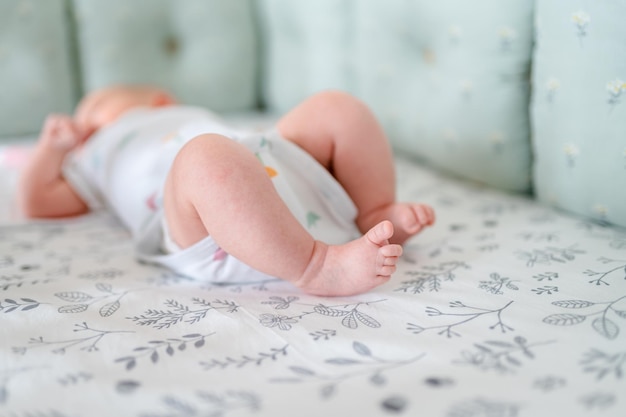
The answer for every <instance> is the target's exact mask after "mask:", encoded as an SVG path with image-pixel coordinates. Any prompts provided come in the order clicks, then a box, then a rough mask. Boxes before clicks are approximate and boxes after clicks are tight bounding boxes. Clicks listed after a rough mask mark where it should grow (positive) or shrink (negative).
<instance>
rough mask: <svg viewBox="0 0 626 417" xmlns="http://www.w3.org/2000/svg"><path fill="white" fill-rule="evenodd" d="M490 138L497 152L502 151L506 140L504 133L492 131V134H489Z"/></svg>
mask: <svg viewBox="0 0 626 417" xmlns="http://www.w3.org/2000/svg"><path fill="white" fill-rule="evenodd" d="M488 140H489V142H490V143H491V147H492V149H493V151H494V152H495V153H498V154H499V153H502V149H503V147H504V142H505V141H506V137H505V135H504V133H502V132H500V131H494V132H491V134H489V137H488Z"/></svg>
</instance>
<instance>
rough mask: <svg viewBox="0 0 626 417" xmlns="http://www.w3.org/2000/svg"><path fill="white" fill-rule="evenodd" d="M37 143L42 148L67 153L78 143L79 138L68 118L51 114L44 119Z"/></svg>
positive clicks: (71, 121) (72, 122) (70, 119)
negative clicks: (38, 142)
mask: <svg viewBox="0 0 626 417" xmlns="http://www.w3.org/2000/svg"><path fill="white" fill-rule="evenodd" d="M39 141H40V143H41V144H42V145H43V146H46V147H49V148H52V149H56V150H59V151H65V152H69V151H70V150H72V149H74V148H75V147H76V146H78V144H79V143H80V136H79V134H78V130H77V128H76V126H75V124H74V121H73V120H72V118H71V117H70V116H67V115H63V114H52V115H50V116H48V118H47V119H46V121H45V123H44V125H43V128H42V129H41V133H40V135H39Z"/></svg>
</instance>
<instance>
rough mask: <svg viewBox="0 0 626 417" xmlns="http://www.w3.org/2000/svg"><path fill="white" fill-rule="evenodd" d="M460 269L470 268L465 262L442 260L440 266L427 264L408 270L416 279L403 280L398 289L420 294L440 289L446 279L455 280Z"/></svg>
mask: <svg viewBox="0 0 626 417" xmlns="http://www.w3.org/2000/svg"><path fill="white" fill-rule="evenodd" d="M458 269H469V266H468V265H467V264H466V263H465V262H460V261H451V262H442V263H440V264H439V265H438V266H431V265H426V266H423V267H422V268H421V269H420V270H413V271H408V272H407V273H406V275H409V276H412V277H415V278H414V279H411V280H408V281H403V282H402V285H401V286H400V287H399V288H397V289H396V291H402V292H409V293H412V294H419V293H421V292H423V291H426V290H428V291H440V290H441V287H442V283H443V282H444V281H454V279H455V278H456V274H455V272H456V271H457V270H458Z"/></svg>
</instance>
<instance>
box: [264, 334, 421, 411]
mask: <svg viewBox="0 0 626 417" xmlns="http://www.w3.org/2000/svg"><path fill="white" fill-rule="evenodd" d="M352 350H353V354H352V355H350V356H339V357H334V358H329V359H326V360H325V361H324V362H325V363H326V364H330V365H334V366H337V367H339V368H341V369H342V370H339V371H338V372H336V373H334V374H326V373H324V372H322V371H318V370H316V369H311V368H310V367H304V366H290V367H289V370H290V371H291V373H292V374H293V376H289V377H280V378H274V379H271V380H270V381H271V382H274V383H290V384H294V383H302V382H313V383H318V384H319V394H320V396H321V397H322V398H324V399H329V398H331V397H333V396H334V395H335V394H336V393H337V391H338V388H339V385H341V384H343V383H345V382H346V381H349V380H350V379H352V378H365V379H366V380H367V381H368V382H369V383H370V384H371V385H373V386H378V387H381V386H384V385H386V384H387V377H386V376H385V374H386V373H387V372H389V371H391V370H393V369H394V368H398V367H404V366H408V365H411V364H413V363H414V362H416V361H418V360H420V359H422V358H423V357H424V354H419V355H417V356H413V357H410V358H408V359H402V360H398V359H385V358H382V357H379V356H378V355H376V354H375V353H374V352H373V351H372V349H371V348H370V347H368V346H367V345H366V344H364V343H362V342H359V341H354V342H353V343H352Z"/></svg>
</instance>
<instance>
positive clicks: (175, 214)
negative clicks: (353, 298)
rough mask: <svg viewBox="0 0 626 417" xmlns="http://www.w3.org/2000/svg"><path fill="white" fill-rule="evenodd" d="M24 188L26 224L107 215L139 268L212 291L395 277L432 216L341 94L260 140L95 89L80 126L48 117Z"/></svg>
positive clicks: (211, 120)
mask: <svg viewBox="0 0 626 417" xmlns="http://www.w3.org/2000/svg"><path fill="white" fill-rule="evenodd" d="M87 139H89V140H87ZM19 187H20V193H19V194H20V207H21V209H22V210H23V212H24V214H25V215H27V216H29V217H46V218H52V217H67V216H75V215H80V214H84V213H87V212H88V211H90V210H98V209H101V208H107V209H110V210H112V211H113V212H114V213H115V214H116V215H117V216H118V217H119V218H120V220H121V221H122V222H123V223H124V224H125V225H126V227H128V228H129V230H130V231H131V233H132V235H133V238H134V240H135V242H136V250H137V257H138V258H139V259H140V260H143V261H145V262H151V263H157V264H160V265H165V266H167V267H169V268H172V269H173V270H175V271H177V272H179V273H182V274H186V275H190V276H193V277H197V278H201V279H208V280H211V281H213V282H239V281H250V280H258V279H260V278H261V277H264V278H266V277H267V276H271V277H278V278H281V279H284V280H287V281H289V282H291V283H293V284H295V285H296V286H297V287H299V288H301V289H302V290H303V291H305V292H307V293H310V294H315V295H323V296H342V295H353V294H358V293H362V292H365V291H368V290H370V289H372V288H374V287H376V286H378V285H380V284H383V283H385V282H387V281H388V280H389V278H390V277H391V275H392V274H393V273H394V271H395V269H396V264H397V262H398V258H399V257H400V255H401V254H402V247H401V244H403V243H404V242H405V241H406V240H407V239H409V238H410V237H412V236H414V235H415V234H417V233H418V232H419V231H420V230H422V229H423V228H424V227H426V226H429V225H432V224H433V222H434V219H435V216H434V212H433V210H432V208H431V207H429V206H428V205H425V204H418V203H400V202H397V201H396V197H395V174H394V167H393V159H392V153H391V150H390V147H389V144H388V141H387V139H386V137H385V135H384V133H383V131H382V129H381V127H380V126H379V124H378V123H377V121H376V120H375V118H374V116H373V115H372V113H371V112H370V111H369V109H368V108H367V107H366V106H365V105H364V104H363V103H361V102H360V101H358V100H357V99H355V98H354V97H352V96H350V95H348V94H345V93H341V92H337V91H327V92H322V93H318V94H317V95H314V96H312V97H311V98H309V99H307V100H306V101H304V102H303V103H302V104H300V105H299V106H297V107H295V108H294V109H293V110H291V111H290V112H289V113H287V114H286V115H285V116H284V117H283V118H282V119H280V120H279V122H278V123H277V125H276V127H275V129H273V130H269V131H267V132H263V133H258V132H251V131H239V130H236V129H233V128H231V127H228V126H226V125H225V124H224V123H222V122H221V121H220V120H219V119H218V118H217V117H216V116H215V115H214V114H212V113H210V112H208V111H206V110H204V109H201V108H197V107H189V106H183V105H179V104H176V101H175V99H174V98H173V97H172V96H171V95H170V94H169V93H167V92H166V91H163V90H161V89H159V88H156V87H150V86H114V87H110V88H105V89H102V90H99V91H95V92H93V93H91V94H89V95H87V96H86V97H85V98H84V99H83V100H82V101H81V102H80V103H79V105H78V107H77V109H76V111H75V114H74V116H73V117H70V116H65V115H51V116H49V117H48V119H47V120H46V122H45V124H44V126H43V129H42V131H41V134H40V138H39V141H38V143H37V146H36V149H35V151H34V153H33V157H32V159H31V160H30V162H29V165H28V166H27V167H26V168H25V170H24V171H23V174H22V177H21V180H20V184H19Z"/></svg>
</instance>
